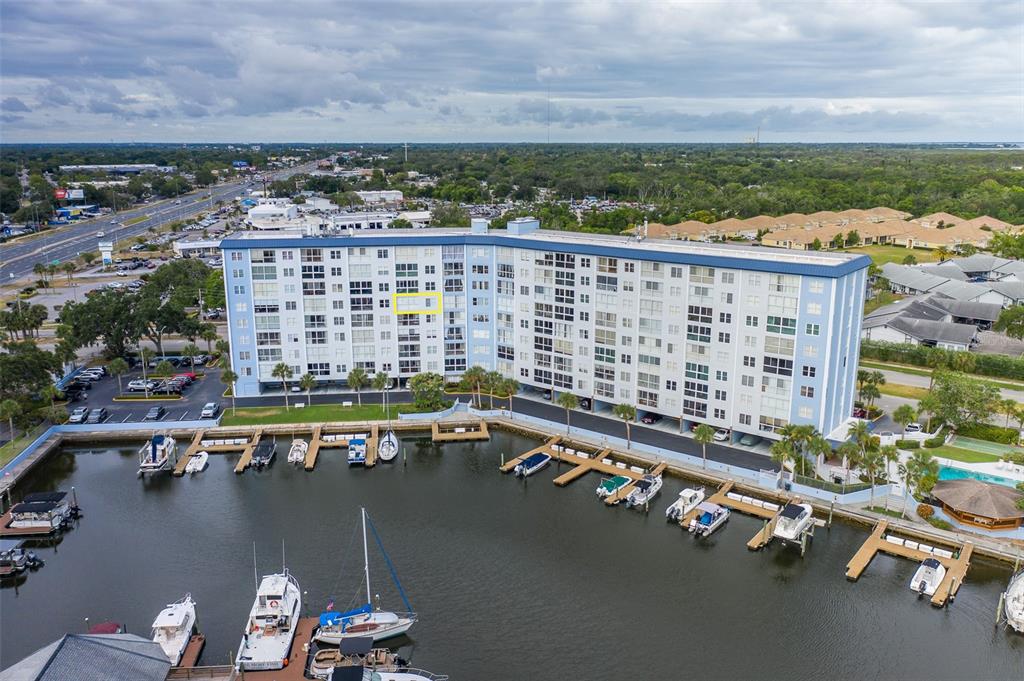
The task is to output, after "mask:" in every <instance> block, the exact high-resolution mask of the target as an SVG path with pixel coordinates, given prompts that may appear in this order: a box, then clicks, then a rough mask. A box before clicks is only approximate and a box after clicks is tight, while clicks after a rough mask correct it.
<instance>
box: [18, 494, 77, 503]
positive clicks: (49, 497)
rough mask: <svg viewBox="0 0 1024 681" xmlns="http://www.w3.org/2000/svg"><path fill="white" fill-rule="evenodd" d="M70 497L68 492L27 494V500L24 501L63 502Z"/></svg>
mask: <svg viewBox="0 0 1024 681" xmlns="http://www.w3.org/2000/svg"><path fill="white" fill-rule="evenodd" d="M67 495H68V493H67V492H33V493H32V494H26V495H25V498H24V499H22V501H24V502H33V501H53V502H57V501H63V500H64V497H66V496H67Z"/></svg>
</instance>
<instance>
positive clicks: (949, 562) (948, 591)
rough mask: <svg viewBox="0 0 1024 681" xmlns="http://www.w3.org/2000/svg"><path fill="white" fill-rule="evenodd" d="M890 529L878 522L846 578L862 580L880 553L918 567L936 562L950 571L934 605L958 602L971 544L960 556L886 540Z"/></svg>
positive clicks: (885, 522)
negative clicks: (931, 561) (907, 560)
mask: <svg viewBox="0 0 1024 681" xmlns="http://www.w3.org/2000/svg"><path fill="white" fill-rule="evenodd" d="M888 527H889V521H888V520H880V521H878V524H876V525H875V529H874V530H873V531H872V532H871V536H869V537H868V538H867V540H866V541H865V542H864V544H863V545H862V546H861V547H860V549H858V550H857V553H855V554H854V556H853V558H851V559H850V562H849V563H847V565H846V578H847V579H849V580H850V581H856V580H857V579H859V578H860V576H861V575H862V574H863V573H864V570H866V569H867V567H868V565H869V564H870V563H871V559H872V558H874V557H875V554H877V553H878V552H882V553H888V554H889V555H892V556H899V557H900V558H908V559H910V560H913V561H915V562H918V563H920V562H922V561H923V560H925V559H926V558H934V559H935V560H937V561H939V562H940V563H942V565H943V567H945V568H946V576H945V577H943V579H942V582H941V583H940V584H939V588H938V589H936V590H935V595H933V596H932V599H931V602H932V605H934V606H936V607H942V606H943V605H945V604H946V602H947V601H949V600H952V599H953V598H955V597H956V593H957V591H959V590H960V585H961V584H963V582H964V577H965V576H966V575H967V569H968V568H969V567H970V559H971V554H972V553H973V551H974V546H973V545H972V544H971V543H969V542H968V543H966V544H964V545H963V546H962V547H961V548H960V551H959V555H956V554H954V552H953V551H951V550H949V549H937V548H936V547H932V546H928V545H927V544H921V543H920V542H915V541H911V540H909V539H902V538H899V537H896V536H895V535H888V536H886V534H885V531H886V530H887V529H888ZM921 546H924V547H925V548H926V550H922V549H921V548H920V547H921ZM935 551H941V552H942V553H935ZM945 554H949V555H948V556H947V555H945ZM954 555H956V557H955V558H954V557H953V556H954Z"/></svg>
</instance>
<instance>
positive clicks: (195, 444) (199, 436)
mask: <svg viewBox="0 0 1024 681" xmlns="http://www.w3.org/2000/svg"><path fill="white" fill-rule="evenodd" d="M205 434H206V431H205V430H197V431H196V434H195V436H194V437H193V438H192V443H191V444H189V446H188V447H186V448H185V453H184V454H182V455H181V458H180V459H178V462H177V463H176V464H174V475H175V476H176V477H179V478H180V477H181V476H183V475H185V466H187V465H188V462H189V460H190V459H191V458H192V457H193V456H195V455H196V454H198V453H199V452H201V451H203V448H202V446H201V445H200V443H201V442H202V441H203V435H205Z"/></svg>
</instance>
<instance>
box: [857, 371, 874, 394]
mask: <svg viewBox="0 0 1024 681" xmlns="http://www.w3.org/2000/svg"><path fill="white" fill-rule="evenodd" d="M870 379H871V372H870V371H868V370H867V369H857V392H860V389H861V388H863V387H864V384H865V383H867V382H869V381H870Z"/></svg>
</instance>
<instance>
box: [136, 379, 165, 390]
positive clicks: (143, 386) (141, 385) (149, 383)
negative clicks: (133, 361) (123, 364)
mask: <svg viewBox="0 0 1024 681" xmlns="http://www.w3.org/2000/svg"><path fill="white" fill-rule="evenodd" d="M158 385H160V384H159V383H158V382H157V381H154V380H152V379H150V380H146V381H143V380H142V379H141V378H137V379H135V380H134V381H130V382H129V383H128V391H129V392H142V391H144V390H153V389H155V388H156V387H157V386H158Z"/></svg>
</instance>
